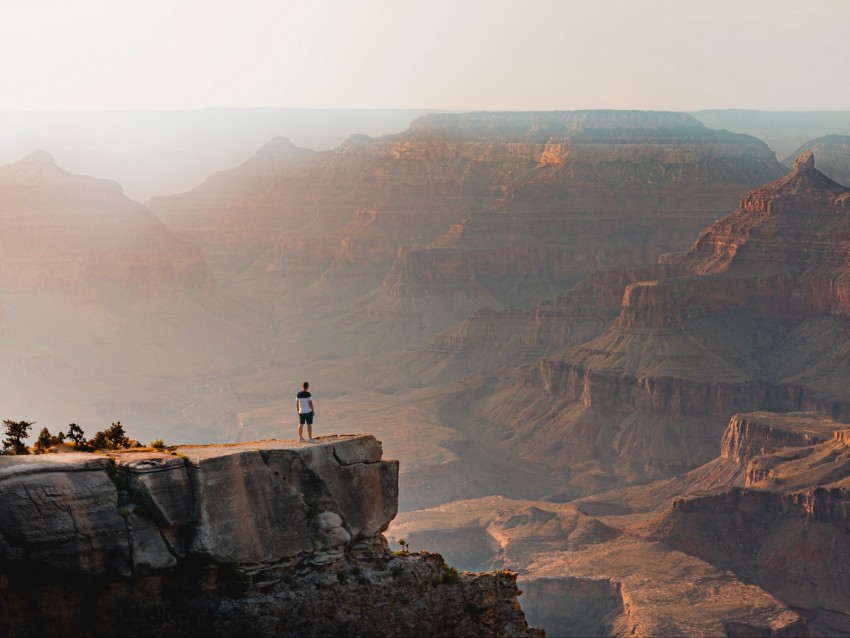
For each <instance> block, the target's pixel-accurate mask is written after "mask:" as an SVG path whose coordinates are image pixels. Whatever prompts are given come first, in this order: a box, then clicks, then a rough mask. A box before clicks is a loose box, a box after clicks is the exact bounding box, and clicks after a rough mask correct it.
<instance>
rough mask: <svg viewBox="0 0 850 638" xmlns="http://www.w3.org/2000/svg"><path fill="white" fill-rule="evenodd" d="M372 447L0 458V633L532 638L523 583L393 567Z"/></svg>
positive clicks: (377, 448) (430, 562) (384, 488)
mask: <svg viewBox="0 0 850 638" xmlns="http://www.w3.org/2000/svg"><path fill="white" fill-rule="evenodd" d="M381 457H382V449H381V444H380V442H379V441H377V440H376V439H375V438H374V437H371V436H340V437H326V438H323V439H322V440H320V441H319V442H318V443H317V444H313V445H304V444H297V443H294V442H289V441H277V440H270V441H259V442H252V443H240V444H232V445H210V446H179V447H176V448H171V450H169V451H166V452H153V451H150V450H146V451H132V450H127V451H120V452H110V453H109V454H105V455H101V454H84V453H79V454H77V453H70V454H55V455H54V454H50V455H46V456H39V457H2V458H0V635H4V636H5V635H8V636H44V635H75V636H76V635H79V636H101V635H118V634H121V635H126V636H142V635H144V636H147V635H153V634H156V635H163V636H185V635H205V636H209V635H213V636H233V635H274V636H320V635H331V634H332V635H340V636H349V635H358V636H371V635H374V636H379V635H380V636H408V635H414V634H415V635H438V634H439V635H449V636H453V635H454V636H466V635H482V636H535V635H542V632H539V631H538V630H533V629H530V628H529V627H528V625H527V624H526V622H525V618H524V615H523V613H522V610H521V609H520V607H519V603H518V602H517V596H518V595H519V593H520V592H519V591H518V590H517V587H516V575H515V574H513V573H510V572H504V571H502V572H491V573H487V574H481V573H461V574H458V573H457V571H456V570H453V569H452V568H450V567H449V566H448V565H446V564H445V562H444V561H443V559H442V558H441V557H440V556H439V555H437V554H429V553H419V554H409V553H407V552H395V553H393V552H390V551H389V549H388V546H387V541H386V539H385V538H384V536H383V535H382V532H383V531H384V530H386V528H387V526H388V525H389V522H390V520H391V519H392V518H393V517H394V516H395V514H396V510H397V506H398V462H397V461H384V460H382V458H381Z"/></svg>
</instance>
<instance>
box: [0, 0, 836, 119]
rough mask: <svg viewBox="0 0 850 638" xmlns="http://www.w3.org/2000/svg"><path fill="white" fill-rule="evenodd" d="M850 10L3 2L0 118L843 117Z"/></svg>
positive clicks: (555, 3)
mask: <svg viewBox="0 0 850 638" xmlns="http://www.w3.org/2000/svg"><path fill="white" fill-rule="evenodd" d="M849 26H850V0H805V1H803V0H791V1H789V0H709V1H705V0H643V1H638V0H633V1H629V0H580V1H573V0H415V1H414V0H301V1H297V2H296V1H289V0H182V1H181V0H132V1H126V0H56V1H53V0H0V80H2V84H0V86H2V88H0V110H18V109H21V110H24V109H116V110H125V109H193V108H205V107H262V106H270V107H312V108H419V109H449V110H452V109H456V110H506V109H511V110H560V109H581V108H617V109H622V108H637V109H659V110H660V109H670V110H697V109H704V108H751V109H765V110H850V81H848V65H850V35H848V27H849Z"/></svg>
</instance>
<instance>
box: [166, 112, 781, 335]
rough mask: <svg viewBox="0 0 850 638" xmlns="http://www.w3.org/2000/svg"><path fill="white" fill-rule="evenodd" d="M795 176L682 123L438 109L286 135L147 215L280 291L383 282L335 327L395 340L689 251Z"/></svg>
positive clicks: (350, 289)
mask: <svg viewBox="0 0 850 638" xmlns="http://www.w3.org/2000/svg"><path fill="white" fill-rule="evenodd" d="M781 172H782V167H781V165H780V164H778V162H776V161H775V158H774V157H773V154H772V152H771V151H770V150H769V149H768V148H767V147H766V146H765V145H764V144H763V143H761V142H760V141H759V140H756V139H755V138H751V137H749V136H743V135H736V134H731V133H728V132H725V131H712V130H709V129H707V128H705V127H704V126H703V125H702V124H700V123H699V122H698V121H697V120H695V119H693V118H692V117H690V116H687V115H684V114H681V113H666V112H660V113H653V112H641V111H575V112H552V113H471V114H462V115H449V114H434V115H429V116H426V117H423V118H420V119H419V120H416V121H415V122H413V123H412V124H411V127H410V128H409V130H407V131H404V132H402V133H399V134H397V135H390V136H384V137H381V138H377V139H374V138H369V137H366V136H353V137H352V138H350V139H349V140H348V141H346V142H345V143H344V144H343V145H341V146H340V147H339V148H338V149H336V150H335V151H333V152H322V153H311V152H309V151H306V150H303V149H295V148H294V147H292V146H291V145H290V144H288V143H286V142H285V141H283V140H276V141H274V142H272V143H270V144H269V145H268V146H267V147H264V148H263V149H261V151H260V152H258V154H257V156H256V157H255V158H252V159H251V160H249V161H248V162H246V163H245V164H244V165H243V166H241V167H238V168H236V169H234V170H232V171H229V172H224V173H220V174H217V175H216V176H214V177H213V178H211V179H210V180H208V182H207V183H206V184H204V185H202V186H200V187H198V188H197V189H195V190H194V191H191V192H189V193H185V194H183V195H177V196H173V197H168V198H158V199H156V200H153V201H151V202H150V206H151V207H152V208H153V209H154V210H155V211H157V213H158V214H159V215H160V216H161V217H162V218H163V219H164V220H165V222H166V223H167V224H168V225H169V226H170V227H173V228H175V229H179V230H180V231H181V232H185V233H188V234H191V235H192V236H194V237H196V238H197V239H199V240H200V241H201V242H202V243H203V244H204V246H205V251H206V254H207V257H208V258H209V259H210V260H211V264H212V265H213V268H214V270H215V271H216V273H217V274H221V276H223V277H225V276H233V274H234V273H238V272H244V271H245V270H246V269H248V270H250V271H251V272H253V273H254V274H255V275H260V274H262V275H264V276H266V277H269V278H271V280H270V282H271V283H273V284H274V285H275V286H277V289H278V290H283V291H285V290H286V289H287V288H288V287H289V285H290V284H291V283H293V282H296V281H297V282H299V285H301V286H302V287H303V285H304V284H305V283H311V282H312V283H316V286H315V288H317V289H323V290H325V291H327V292H331V293H332V294H334V295H336V296H340V295H341V296H344V297H346V298H353V297H356V296H358V295H362V294H364V293H366V292H368V291H370V290H375V294H374V295H372V296H371V297H369V298H367V299H365V300H364V301H365V305H364V307H363V309H362V310H361V312H360V313H359V314H356V315H352V316H351V317H346V319H345V321H341V322H340V324H341V325H340V326H339V327H340V328H341V329H343V330H348V329H349V326H350V325H352V324H353V325H354V329H353V330H352V332H353V331H354V330H359V331H360V332H363V330H361V328H362V326H363V324H364V323H366V322H367V321H368V322H370V324H371V323H374V321H375V320H376V319H377V320H378V321H382V322H384V323H390V322H396V323H400V320H401V319H404V318H406V323H407V324H408V325H409V326H410V327H409V329H408V331H407V332H406V333H404V334H403V335H400V336H399V339H398V341H396V340H395V339H393V340H391V343H390V344H389V345H391V346H393V347H394V346H397V345H398V342H399V341H400V342H402V343H409V342H410V341H411V339H413V340H416V341H420V340H422V338H423V337H428V336H430V335H431V334H433V333H435V332H438V331H440V330H443V329H445V328H447V327H449V326H450V325H452V324H453V323H455V322H457V321H459V320H461V319H463V318H465V317H466V316H468V315H469V314H471V313H473V312H474V311H475V310H477V309H479V308H482V307H491V308H495V307H502V306H505V305H509V304H513V305H515V306H520V305H521V306H525V307H528V306H530V305H532V303H533V302H535V301H537V300H539V299H541V298H543V297H545V296H548V295H549V294H553V293H557V292H561V291H563V290H564V289H565V288H566V287H568V286H569V285H571V284H573V283H575V282H577V281H578V280H579V279H581V278H582V277H584V276H585V275H587V274H589V273H590V272H592V271H594V270H596V269H599V268H611V267H620V266H633V265H636V264H642V263H646V262H648V261H654V260H655V258H657V257H658V256H659V255H660V254H662V253H666V252H669V251H673V250H682V249H684V248H685V247H686V246H687V244H688V243H689V242H690V241H691V239H692V237H693V235H694V234H695V233H696V232H697V231H698V230H699V229H700V228H702V227H704V225H705V224H706V223H708V222H710V221H711V220H713V219H715V218H716V217H717V215H718V214H719V213H720V212H722V211H724V210H728V209H729V208H730V207H732V206H733V205H734V203H735V202H736V201H737V200H738V199H739V198H740V196H741V195H743V194H744V193H745V192H746V190H747V189H748V188H752V187H753V186H756V185H758V184H761V183H764V182H765V181H768V180H770V179H774V178H776V177H778V176H779V175H781ZM660 229H663V230H660ZM246 248H248V250H246ZM249 255H250V258H249ZM270 282H266V284H267V285H270ZM256 285H261V284H260V283H257V284H256ZM370 345H372V344H370Z"/></svg>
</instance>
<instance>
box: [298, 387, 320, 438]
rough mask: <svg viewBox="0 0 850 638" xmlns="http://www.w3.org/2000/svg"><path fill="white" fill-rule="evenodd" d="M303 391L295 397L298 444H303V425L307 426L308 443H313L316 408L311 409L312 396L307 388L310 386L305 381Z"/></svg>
mask: <svg viewBox="0 0 850 638" xmlns="http://www.w3.org/2000/svg"><path fill="white" fill-rule="evenodd" d="M301 387H302V388H303V389H302V390H301V392H299V393H298V395H297V396H296V397H295V411H296V412H298V442H299V443H303V442H304V424H305V423H306V424H307V437H308V439H309V441H310V443H315V442H316V439H314V438H313V415H314V414H316V408H314V407H313V395H311V394H310V393H309V392H308V391H307V388H309V387H310V384H309V383H307V382H306V381H305V382H304V383H303V384H302V386H301Z"/></svg>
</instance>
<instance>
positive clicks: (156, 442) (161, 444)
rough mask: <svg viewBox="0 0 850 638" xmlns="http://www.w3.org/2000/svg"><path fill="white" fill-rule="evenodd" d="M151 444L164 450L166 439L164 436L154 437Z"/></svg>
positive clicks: (154, 447) (157, 448) (156, 448)
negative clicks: (163, 438) (164, 439)
mask: <svg viewBox="0 0 850 638" xmlns="http://www.w3.org/2000/svg"><path fill="white" fill-rule="evenodd" d="M149 446H150V447H152V448H153V449H155V450H163V449H165V441H163V440H162V438H159V439H154V440H153V441H151V442H150V444H149Z"/></svg>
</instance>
